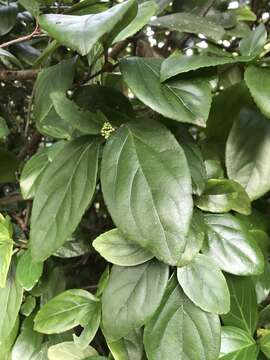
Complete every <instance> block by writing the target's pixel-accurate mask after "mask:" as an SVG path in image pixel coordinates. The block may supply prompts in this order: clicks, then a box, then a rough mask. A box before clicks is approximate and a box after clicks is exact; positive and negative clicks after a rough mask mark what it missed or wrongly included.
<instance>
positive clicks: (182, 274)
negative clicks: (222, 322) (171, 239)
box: [177, 254, 230, 314]
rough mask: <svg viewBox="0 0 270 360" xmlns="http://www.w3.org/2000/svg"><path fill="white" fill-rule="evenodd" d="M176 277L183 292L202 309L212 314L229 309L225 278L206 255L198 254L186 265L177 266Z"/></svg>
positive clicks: (223, 312)
mask: <svg viewBox="0 0 270 360" xmlns="http://www.w3.org/2000/svg"><path fill="white" fill-rule="evenodd" d="M177 279H178V282H179V284H180V285H181V287H182V289H183V290H184V292H185V294H186V295H187V296H188V297H189V298H190V300H191V301H193V302H194V304H195V305H197V306H198V307H200V308H201V309H202V310H205V311H208V312H210V313H214V314H226V313H227V312H228V311H229V310H230V293H229V289H228V287H227V283H226V279H225V277H224V275H223V274H222V272H221V270H220V268H219V267H218V266H217V264H216V263H215V261H214V260H212V259H211V258H209V257H208V256H206V255H202V254H198V255H197V256H196V257H195V258H194V259H193V260H192V261H191V262H190V263H189V264H188V265H186V266H184V267H181V268H178V269H177Z"/></svg>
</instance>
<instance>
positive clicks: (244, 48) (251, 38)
mask: <svg viewBox="0 0 270 360" xmlns="http://www.w3.org/2000/svg"><path fill="white" fill-rule="evenodd" d="M266 40H267V32H266V29H265V26H264V24H260V25H259V26H258V27H257V28H256V29H255V30H253V31H251V32H250V33H249V34H248V35H247V36H246V37H245V38H244V39H242V40H241V41H240V45H239V49H240V52H241V54H242V55H244V56H252V57H256V56H257V55H259V54H260V52H261V51H262V50H263V47H264V45H265V43H266Z"/></svg>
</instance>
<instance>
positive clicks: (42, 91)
mask: <svg viewBox="0 0 270 360" xmlns="http://www.w3.org/2000/svg"><path fill="white" fill-rule="evenodd" d="M74 65H75V61H74V59H70V60H66V61H62V62H59V63H58V64H57V65H54V66H50V67H48V68H46V69H44V70H42V71H41V72H40V73H39V74H38V77H37V80H36V83H35V97H34V116H35V120H36V123H37V127H38V130H39V131H40V132H41V133H42V134H44V135H49V136H52V137H56V138H70V136H71V132H72V129H71V128H70V124H69V123H67V122H66V121H64V120H62V119H61V117H60V116H59V115H58V114H57V113H56V111H55V109H54V107H53V101H52V98H51V94H52V93H54V92H56V91H57V92H61V93H64V94H65V93H66V91H67V90H68V89H69V88H70V87H71V85H72V82H73V77H74Z"/></svg>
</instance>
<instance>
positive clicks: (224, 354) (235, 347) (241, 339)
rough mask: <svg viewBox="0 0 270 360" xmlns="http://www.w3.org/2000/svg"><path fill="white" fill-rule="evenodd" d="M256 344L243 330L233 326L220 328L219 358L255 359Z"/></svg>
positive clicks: (226, 359) (234, 359)
mask: <svg viewBox="0 0 270 360" xmlns="http://www.w3.org/2000/svg"><path fill="white" fill-rule="evenodd" d="M258 351H259V349H258V346H257V344H256V342H255V340H254V339H253V338H252V337H251V336H250V335H249V334H248V333H246V332H245V331H243V330H242V329H239V328H237V327H233V326H223V327H222V328H221V347H220V355H219V359H220V360H221V359H222V360H256V359H257V355H258Z"/></svg>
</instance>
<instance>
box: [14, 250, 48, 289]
mask: <svg viewBox="0 0 270 360" xmlns="http://www.w3.org/2000/svg"><path fill="white" fill-rule="evenodd" d="M42 271H43V262H33V259H32V256H31V252H30V250H26V251H25V252H24V253H23V255H22V256H21V257H20V259H19V262H18V266H17V270H16V279H17V281H18V282H19V284H20V285H21V286H22V287H23V288H24V289H25V290H27V291H29V290H31V289H32V288H33V287H34V286H35V285H36V283H37V282H38V280H39V278H40V277H41V275H42Z"/></svg>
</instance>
